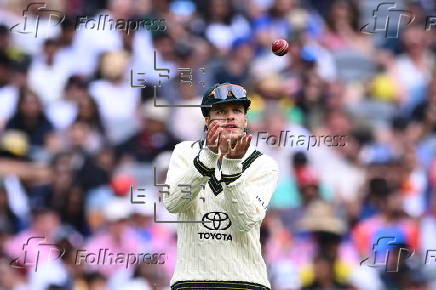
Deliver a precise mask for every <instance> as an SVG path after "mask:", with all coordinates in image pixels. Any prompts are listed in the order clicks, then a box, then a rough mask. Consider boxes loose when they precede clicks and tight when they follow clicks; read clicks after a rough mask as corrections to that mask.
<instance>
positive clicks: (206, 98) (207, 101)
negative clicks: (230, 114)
mask: <svg viewBox="0 0 436 290" xmlns="http://www.w3.org/2000/svg"><path fill="white" fill-rule="evenodd" d="M223 85H232V84H231V83H220V84H215V85H214V86H213V87H211V88H210V89H208V90H207V91H206V92H205V93H204V95H203V100H202V101H201V105H212V106H213V105H218V104H224V103H233V102H240V103H242V105H243V106H244V108H245V112H247V111H248V109H249V107H250V104H251V101H250V100H249V99H248V97H245V98H239V99H237V98H236V97H235V96H233V95H232V96H229V97H227V99H225V100H220V99H215V97H214V96H213V95H211V93H212V91H213V90H214V89H215V88H217V87H220V86H223ZM210 109H211V107H201V112H202V113H203V116H204V117H207V116H208V115H209V111H210Z"/></svg>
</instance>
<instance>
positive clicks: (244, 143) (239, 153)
mask: <svg viewBox="0 0 436 290" xmlns="http://www.w3.org/2000/svg"><path fill="white" fill-rule="evenodd" d="M251 139H252V136H251V135H249V136H247V134H246V133H244V134H243V136H242V137H241V138H238V140H237V141H236V144H235V146H234V147H232V145H231V140H230V138H229V139H227V142H228V143H227V146H228V147H227V148H228V150H227V153H226V154H225V155H224V156H225V157H226V158H229V159H241V158H242V157H244V155H245V152H247V150H248V147H250V143H251Z"/></svg>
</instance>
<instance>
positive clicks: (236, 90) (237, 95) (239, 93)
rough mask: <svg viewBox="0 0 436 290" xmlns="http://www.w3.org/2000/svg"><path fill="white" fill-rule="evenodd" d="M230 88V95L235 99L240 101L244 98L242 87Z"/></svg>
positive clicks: (244, 93)
mask: <svg viewBox="0 0 436 290" xmlns="http://www.w3.org/2000/svg"><path fill="white" fill-rule="evenodd" d="M231 88H232V93H233V95H234V96H235V98H237V99H241V98H245V97H246V92H245V89H244V88H243V87H240V86H231Z"/></svg>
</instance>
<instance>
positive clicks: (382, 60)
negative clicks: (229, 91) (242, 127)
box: [0, 0, 436, 290]
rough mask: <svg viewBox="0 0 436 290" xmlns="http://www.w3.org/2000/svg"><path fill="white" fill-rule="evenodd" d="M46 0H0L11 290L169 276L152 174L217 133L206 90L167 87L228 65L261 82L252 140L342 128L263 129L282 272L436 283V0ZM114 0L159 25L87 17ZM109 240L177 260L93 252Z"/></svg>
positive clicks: (2, 234)
mask: <svg viewBox="0 0 436 290" xmlns="http://www.w3.org/2000/svg"><path fill="white" fill-rule="evenodd" d="M31 2H32V1H24V0H22V1H20V0H17V1H2V3H1V4H0V5H1V9H0V288H1V289H14V290H23V289H152V287H153V285H156V289H166V288H168V283H169V279H170V277H171V274H172V271H173V269H174V264H175V257H176V232H175V229H176V225H175V224H172V223H156V222H154V219H155V218H156V219H157V220H160V221H169V220H175V219H176V217H175V216H174V215H172V214H169V213H168V212H167V211H166V209H165V208H164V207H163V206H162V202H161V201H160V199H159V194H160V192H159V191H160V190H162V189H163V188H162V186H156V184H163V183H164V181H165V177H166V170H167V167H168V162H169V157H170V156H171V151H172V149H173V148H174V145H175V144H177V143H178V142H181V141H183V140H192V141H195V140H200V139H202V138H203V137H204V134H205V132H204V131H203V126H204V121H203V117H202V115H201V111H200V108H198V107H189V106H188V107H177V106H163V107H158V106H155V104H158V105H198V104H200V102H201V96H202V94H203V93H204V92H205V91H206V89H207V88H208V87H210V86H212V85H213V84H215V83H217V82H231V83H237V84H240V85H243V86H244V87H246V89H247V91H248V94H249V97H250V99H251V100H252V105H251V108H250V110H249V112H248V119H249V129H250V131H251V133H252V134H253V137H254V138H253V140H256V136H257V132H261V131H262V132H267V133H268V134H270V135H275V136H279V135H280V133H281V132H285V131H289V132H290V134H293V135H295V136H299V135H303V136H306V137H308V136H312V135H316V136H321V137H322V136H333V137H334V136H346V138H345V145H344V146H336V147H335V146H325V145H321V146H317V147H313V148H312V147H311V148H306V146H297V144H298V143H297V144H294V143H293V144H292V145H291V144H290V143H288V145H285V146H270V144H267V143H266V142H265V140H263V141H262V140H258V143H257V147H258V150H260V151H262V152H264V153H265V154H268V155H270V156H272V157H273V158H274V159H275V160H276V161H277V162H278V163H279V167H280V178H279V183H278V186H277V190H276V192H275V193H274V195H273V197H272V199H271V202H270V205H269V207H268V208H269V209H268V213H267V216H266V218H265V220H264V223H263V225H262V228H261V237H260V238H261V242H262V250H263V255H264V258H265V260H266V262H267V265H268V274H269V276H270V277H269V278H270V281H271V284H272V289H364V290H370V289H374V290H379V289H380V290H382V289H436V259H435V256H436V254H434V253H436V248H435V246H436V189H435V188H436V54H435V52H436V33H435V31H431V30H426V29H425V28H426V20H427V19H428V18H427V17H428V16H429V15H430V16H431V15H433V16H434V15H436V2H435V1H430V0H420V1H406V0H404V1H395V5H396V7H395V9H405V10H406V11H408V13H410V15H413V16H414V20H413V22H412V23H410V24H408V25H406V24H407V22H408V21H407V20H405V19H401V17H400V16H398V14H395V13H397V12H395V11H388V8H389V7H392V6H393V5H394V4H392V3H391V4H388V6H389V7H388V6H383V5H382V6H383V7H384V9H382V8H383V7H382V8H380V9H379V10H378V11H377V13H373V11H374V10H376V9H377V7H378V5H379V4H380V3H382V2H381V1H378V0H368V1H357V0H355V1H352V0H349V1H345V0H339V1H323V0H306V1H301V0H208V1H194V0H98V1H84V0H56V1H54V0H53V1H49V0H47V1H46V2H45V3H46V4H47V7H46V8H45V9H53V10H56V11H60V12H62V13H65V15H66V18H65V19H64V20H63V21H62V22H61V23H60V24H59V25H53V22H54V20H53V19H50V18H48V15H49V13H47V11H46V12H44V10H41V6H38V5H36V6H35V5H33V6H32V5H31V7H30V8H29V9H28V10H27V11H26V12H25V13H24V12H23V10H25V9H26V7H28V5H29V4H30V3H31ZM395 9H394V10H395ZM44 13H45V14H44ZM389 13H390V14H389ZM432 13H433V14H432ZM99 15H109V18H110V19H114V20H122V19H124V20H127V19H147V20H157V21H159V24H160V26H159V29H145V28H142V29H136V30H135V29H132V30H130V31H129V33H126V31H125V29H123V25H122V24H120V26H115V25H113V26H110V25H107V26H106V28H104V29H103V28H101V27H99V29H97V28H94V29H91V28H90V27H91V26H90V24H89V25H88V28H86V27H85V26H83V25H82V26H77V23H78V22H77V19H78V17H82V16H87V17H88V18H89V19H92V18H93V17H94V19H98V17H99ZM374 15H376V16H377V17H379V20H378V21H382V23H384V21H387V19H390V21H396V19H397V20H398V21H400V25H399V26H398V27H397V26H395V25H393V26H392V25H391V26H389V27H388V28H389V29H399V34H398V37H387V34H386V33H385V32H384V31H381V32H380V31H375V30H374V29H373V28H374V27H375V26H374V21H376V20H375V18H374ZM389 17H390V18H389ZM24 21H26V22H24ZM401 21H404V23H402V22H401ZM121 22H122V21H121ZM16 24H18V26H16V27H15V28H14V29H12V30H10V27H13V26H14V25H16ZM365 24H368V25H367V26H366V28H365V31H364V32H362V31H361V28H362V27H363V26H364V25H365ZM427 24H428V23H427ZM25 25H27V26H26V27H25ZM36 28H37V29H39V30H38V35H37V36H36V37H35V29H36ZM368 31H369V32H368ZM23 32H28V33H23ZM395 32H396V31H393V33H394V34H395ZM391 35H392V34H390V36H391ZM280 38H283V39H286V40H287V41H288V42H289V43H290V51H289V53H288V54H287V55H285V56H281V57H280V56H276V55H274V54H273V53H272V52H271V43H272V42H273V41H274V40H276V39H280ZM253 142H254V141H253ZM154 206H155V208H154ZM154 214H155V215H156V217H154ZM38 237H39V238H38ZM53 247H57V248H58V249H62V250H63V255H62V257H61V258H59V259H56V257H54V256H53V253H52V252H51V251H52V249H53ZM100 249H107V250H108V252H110V253H114V255H116V253H151V254H152V253H165V255H164V256H163V258H164V261H165V263H164V264H144V263H140V264H136V265H130V267H126V264H125V263H108V262H107V261H106V263H104V262H101V261H100V262H101V263H100V264H99V263H97V262H95V261H94V260H92V259H88V260H86V263H77V253H78V252H77V251H78V250H84V251H86V252H88V253H91V252H94V253H98V252H99V250H100ZM81 253H83V252H81ZM387 253H389V255H387ZM98 264H99V265H98Z"/></svg>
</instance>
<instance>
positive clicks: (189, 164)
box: [163, 143, 214, 213]
mask: <svg viewBox="0 0 436 290" xmlns="http://www.w3.org/2000/svg"><path fill="white" fill-rule="evenodd" d="M190 150H193V149H192V148H191V147H190V146H189V145H188V146H186V145H185V144H183V143H181V144H178V145H176V146H175V148H174V151H173V153H172V155H171V158H170V164H169V167H168V173H167V178H166V181H165V185H163V186H164V187H166V189H165V191H166V192H164V193H163V203H164V206H165V208H166V209H167V210H168V211H169V212H171V213H180V212H184V211H186V210H188V209H189V208H190V207H191V206H192V205H193V203H194V202H195V200H196V197H197V195H198V193H199V192H200V190H201V189H202V188H204V186H206V183H207V182H208V180H209V176H210V175H209V174H210V172H211V171H213V170H214V169H213V168H209V167H208V166H210V165H211V164H213V162H214V160H213V157H214V156H213V155H207V156H206V153H208V152H205V151H206V150H201V151H199V154H197V155H196V157H194V158H193V157H192V152H191V151H190ZM212 154H213V152H212ZM200 160H201V161H200Z"/></svg>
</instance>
